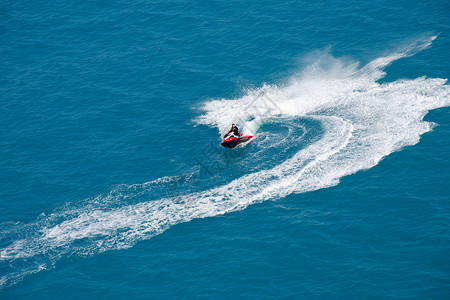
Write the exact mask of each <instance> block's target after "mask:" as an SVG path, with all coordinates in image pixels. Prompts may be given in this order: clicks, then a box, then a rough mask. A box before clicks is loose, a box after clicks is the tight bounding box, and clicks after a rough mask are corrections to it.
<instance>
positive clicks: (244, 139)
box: [221, 133, 253, 148]
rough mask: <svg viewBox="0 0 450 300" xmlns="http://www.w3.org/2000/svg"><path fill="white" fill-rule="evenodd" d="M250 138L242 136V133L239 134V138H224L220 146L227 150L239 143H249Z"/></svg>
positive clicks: (249, 136) (250, 136)
mask: <svg viewBox="0 0 450 300" xmlns="http://www.w3.org/2000/svg"><path fill="white" fill-rule="evenodd" d="M252 137H253V135H245V136H242V133H240V134H239V137H237V136H234V135H232V136H230V137H228V138H226V139H225V140H224V141H223V142H222V144H221V145H222V146H224V147H227V148H234V147H236V146H237V145H239V144H240V143H245V142H247V141H249V140H250V139H251V138H252Z"/></svg>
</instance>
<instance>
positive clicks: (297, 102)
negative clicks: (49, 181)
mask: <svg viewBox="0 0 450 300" xmlns="http://www.w3.org/2000/svg"><path fill="white" fill-rule="evenodd" d="M434 38H435V37H432V38H429V39H427V40H425V41H419V42H416V43H414V44H413V45H411V46H410V47H407V48H405V49H404V50H402V51H399V52H397V53H394V54H392V55H390V56H386V57H381V58H378V59H375V60H374V61H372V62H370V63H369V64H367V65H366V66H364V67H362V68H359V67H358V64H356V63H344V62H342V61H340V60H339V59H336V58H333V57H331V56H329V55H323V54H322V55H320V56H318V57H317V59H316V60H314V61H313V62H312V63H310V65H309V67H308V68H306V69H305V70H304V71H302V72H301V73H299V74H298V75H297V76H295V77H293V78H291V79H290V80H289V82H288V83H287V84H286V85H284V86H274V85H264V86H263V87H262V88H260V89H257V90H254V91H249V92H248V93H247V95H245V96H244V97H242V98H240V99H235V100H227V99H220V100H213V101H209V102H207V103H205V104H204V111H205V113H204V114H203V115H202V116H200V117H199V118H198V120H197V121H198V123H200V124H206V125H209V126H215V127H217V128H218V129H219V131H220V132H221V133H222V134H223V133H224V132H225V131H226V129H227V127H228V126H229V124H230V123H232V122H234V121H235V118H236V117H238V118H239V119H240V120H241V122H242V123H243V124H242V125H243V127H244V130H248V131H250V132H252V133H254V132H256V131H257V130H258V128H259V126H260V125H261V124H262V123H263V122H264V121H265V120H268V119H270V118H273V117H275V116H276V117H277V118H281V120H282V119H283V118H284V119H285V120H288V119H289V120H292V118H310V119H313V120H315V121H317V122H320V124H321V126H322V129H323V135H322V136H321V138H320V139H318V140H317V141H315V142H314V143H312V144H310V145H308V146H307V147H305V148H303V149H298V151H297V152H296V153H295V154H294V155H293V156H292V157H289V158H286V159H285V160H283V161H280V162H279V164H278V165H276V166H275V167H273V168H270V169H265V170H260V171H255V172H254V173H251V174H247V175H244V176H242V177H239V178H237V179H235V180H233V181H231V182H230V183H229V184H226V185H223V186H219V187H216V188H212V189H208V190H205V191H198V192H193V193H188V194H185V195H178V196H174V197H165V198H158V197H156V196H157V194H158V193H157V192H154V191H155V190H157V189H158V188H159V187H160V186H161V185H162V186H164V185H165V184H167V182H170V181H171V180H175V179H174V178H161V179H159V180H156V181H154V182H149V183H146V184H137V185H132V186H128V187H122V188H121V189H119V190H115V191H112V192H111V193H110V194H108V195H106V196H105V195H102V196H99V197H97V198H94V199H90V200H87V201H85V202H83V203H82V205H80V206H78V207H76V208H73V207H72V208H70V207H66V208H61V209H59V210H56V211H55V212H53V213H52V214H51V215H50V216H43V217H42V218H41V219H40V220H39V221H38V222H36V223H35V224H26V225H23V226H20V227H19V228H18V229H16V232H19V234H18V235H19V236H25V237H22V238H15V237H13V238H11V234H10V233H8V234H7V233H6V232H2V233H3V236H4V237H6V238H8V239H9V240H8V242H9V243H8V246H6V247H4V248H3V249H1V252H0V262H1V264H3V265H5V266H8V265H9V266H13V267H12V269H11V272H9V273H8V274H6V275H3V276H2V277H1V280H0V286H2V287H3V286H5V285H7V284H10V283H13V282H14V281H16V280H18V279H20V278H21V277H23V276H24V275H25V274H29V273H33V272H37V271H39V270H41V269H43V268H46V267H47V268H48V267H50V266H52V265H53V264H54V263H55V262H56V261H57V260H58V259H59V258H60V257H63V256H65V255H72V254H77V255H84V254H93V253H98V252H102V251H106V250H112V249H122V248H127V247H131V246H132V245H134V243H135V242H136V241H139V240H144V239H148V238H151V237H152V236H155V235H157V234H159V233H161V232H163V231H165V230H166V229H168V228H169V227H171V226H172V225H174V224H178V223H182V222H188V221H190V220H192V219H194V218H204V217H211V216H216V215H220V214H225V213H228V212H231V211H236V210H241V209H244V208H245V207H247V206H248V205H251V204H253V203H256V202H261V201H265V200H269V199H279V198H281V197H284V196H286V195H289V194H292V193H302V192H306V191H313V190H317V189H321V188H325V187H329V186H332V185H336V184H337V183H338V182H339V180H340V178H342V177H343V176H346V175H350V174H353V173H355V172H358V171H359V170H363V169H368V168H371V167H373V166H374V165H376V164H377V163H378V162H379V161H380V160H381V159H382V158H383V157H384V156H386V155H389V154H390V153H392V152H394V151H398V150H400V149H401V148H402V147H405V146H408V145H413V144H416V143H418V142H419V140H420V136H421V135H422V134H423V133H425V132H427V131H430V130H431V128H432V124H430V123H429V122H424V121H423V117H424V116H425V114H426V113H427V112H428V111H429V110H432V109H435V108H439V107H444V106H449V105H450V89H449V86H448V85H445V83H446V80H444V79H427V78H425V77H421V78H417V79H412V80H406V79H405V80H397V81H395V82H392V83H384V84H379V83H377V80H379V79H380V78H382V77H383V76H384V71H383V68H384V67H386V66H387V65H389V64H390V63H392V62H393V61H395V60H397V59H400V58H403V57H406V56H410V55H414V53H416V52H417V51H420V50H423V49H425V48H426V47H428V46H429V45H430V44H431V42H432V40H433V39H434ZM261 99H263V104H261V102H258V101H260V100H261ZM255 105H256V108H255ZM243 107H245V108H247V109H244V111H245V113H244V114H242V111H243V110H242V108H243ZM286 123H288V122H286ZM287 126H289V125H287ZM294 146H295V145H294ZM185 180H186V181H187V182H189V178H187V179H185ZM137 195H141V196H143V197H144V198H145V197H146V196H147V195H148V199H147V200H146V201H143V202H138V203H134V204H130V202H127V199H129V198H133V197H136V196H137ZM21 231H26V232H30V234H28V235H22V234H21V233H20V232H21ZM15 265H17V267H14V266H15Z"/></svg>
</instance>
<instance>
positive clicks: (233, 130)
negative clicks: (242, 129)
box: [223, 124, 241, 138]
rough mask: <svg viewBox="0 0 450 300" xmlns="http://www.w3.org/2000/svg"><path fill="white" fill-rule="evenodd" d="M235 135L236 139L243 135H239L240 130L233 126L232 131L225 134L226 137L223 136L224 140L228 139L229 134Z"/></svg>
mask: <svg viewBox="0 0 450 300" xmlns="http://www.w3.org/2000/svg"><path fill="white" fill-rule="evenodd" d="M230 133H231V134H233V135H234V136H235V137H239V136H240V135H241V134H240V133H239V129H238V128H237V126H236V125H234V124H233V125H231V129H230V131H228V133H227V134H225V135H224V136H223V138H226V137H227V136H228V135H229V134H230Z"/></svg>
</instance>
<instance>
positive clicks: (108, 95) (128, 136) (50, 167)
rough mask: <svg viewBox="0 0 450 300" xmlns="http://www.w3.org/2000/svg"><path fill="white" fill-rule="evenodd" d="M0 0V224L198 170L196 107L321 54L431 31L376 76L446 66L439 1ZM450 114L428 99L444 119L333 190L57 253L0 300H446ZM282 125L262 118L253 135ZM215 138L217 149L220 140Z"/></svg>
mask: <svg viewBox="0 0 450 300" xmlns="http://www.w3.org/2000/svg"><path fill="white" fill-rule="evenodd" d="M1 7H2V8H1V9H0V57H1V58H0V128H1V129H0V222H1V223H2V224H7V226H12V225H11V224H26V223H29V222H34V221H35V220H36V219H37V218H38V216H39V215H41V214H42V213H46V214H48V213H51V212H52V211H53V210H54V209H56V208H58V207H61V206H63V205H66V204H67V203H80V202H82V201H83V200H84V199H87V198H90V197H95V196H97V195H99V194H103V193H108V192H109V191H111V190H113V189H115V188H116V187H117V186H120V185H124V184H126V185H127V184H138V183H144V182H149V181H152V180H156V179H158V178H161V177H163V176H176V175H180V174H191V173H196V172H201V167H200V166H199V165H198V160H197V159H198V158H201V157H202V154H203V153H204V151H205V149H207V147H208V146H209V145H214V146H217V145H218V143H219V142H220V135H219V132H218V130H217V128H212V127H208V126H205V125H198V124H197V123H196V122H195V118H197V117H198V116H199V115H201V114H202V112H203V111H202V109H201V107H202V103H204V102H206V101H208V100H211V99H220V98H228V99H230V98H238V97H241V96H242V95H244V94H245V93H246V91H247V90H249V89H254V88H255V87H259V86H261V85H262V84H263V83H269V84H278V85H283V84H285V83H286V81H287V80H288V78H289V77H290V76H292V75H293V74H296V73H297V72H298V71H299V70H301V69H302V68H303V67H304V66H305V64H306V63H307V62H306V61H305V60H304V57H305V56H307V54H309V53H312V52H314V51H316V50H318V49H319V50H323V49H329V50H327V51H329V52H330V53H332V54H333V55H334V56H336V57H345V58H346V59H351V60H355V61H359V62H361V64H365V63H367V62H369V61H371V60H373V59H375V58H377V57H379V56H380V55H384V54H386V53H388V52H389V51H392V49H396V48H397V47H401V46H402V45H406V44H408V41H410V40H413V39H417V38H420V37H421V36H429V35H436V34H439V36H438V38H437V39H436V40H435V41H434V42H433V45H432V46H431V47H430V48H429V49H427V50H425V51H423V52H420V53H417V54H415V55H414V56H412V57H407V58H403V59H401V60H399V61H396V62H394V63H393V64H392V65H391V66H389V67H387V68H386V69H385V71H386V72H387V75H386V77H384V78H383V79H381V80H380V82H393V81H395V80H397V79H399V78H410V79H412V78H417V77H421V76H426V77H439V78H448V76H449V73H448V70H450V63H449V58H450V57H449V52H448V49H450V44H449V43H450V42H449V40H450V39H449V37H450V28H449V20H450V7H449V4H447V3H446V2H445V1H431V2H421V3H416V2H412V1H397V2H396V3H391V2H390V1H371V2H370V3H369V2H361V1H337V2H323V1H322V2H315V3H310V2H307V1H287V2H286V1H285V2H279V1H259V2H257V3H256V2H255V3H249V2H242V1H226V2H218V1H208V2H194V1H187V2H184V1H151V2H145V1H133V2H132V3H128V2H122V1H113V2H110V3H108V4H106V3H102V2H99V1H88V2H84V3H77V2H72V1H69V2H67V1H65V2H61V3H54V2H48V1H47V2H45V1H33V2H25V1H14V2H12V1H7V2H4V3H3V4H2V5H1ZM449 116H450V110H449V109H448V108H441V109H437V110H434V111H431V112H430V113H428V115H427V116H426V117H425V119H426V120H427V121H430V122H435V123H437V124H439V125H438V126H436V127H435V128H434V129H433V131H431V132H428V133H425V134H424V135H423V136H422V138H421V141H420V142H419V143H418V144H416V145H414V146H410V147H406V148H404V149H402V151H399V152H395V153H393V154H391V155H389V156H387V157H385V158H384V159H383V160H382V161H381V162H380V163H379V164H378V165H377V166H375V167H373V168H371V169H369V170H365V171H361V172H358V173H357V174H354V175H351V176H347V177H344V178H342V179H341V182H340V183H339V184H338V185H337V186H333V187H330V188H326V189H321V190H318V191H313V192H308V193H303V194H291V195H288V196H286V197H284V198H281V199H277V200H275V201H266V202H263V203H258V204H255V205H252V206H249V207H248V208H246V209H245V210H243V211H237V212H233V213H230V214H225V215H220V216H215V217H212V218H205V219H195V220H193V221H190V222H187V223H182V224H178V225H175V226H174V227H173V228H171V229H169V230H167V231H165V232H164V233H162V234H161V235H158V236H156V237H153V238H151V239H149V240H145V241H140V242H138V243H137V244H135V245H133V246H132V247H131V248H128V249H122V250H117V251H109V252H105V253H100V254H96V255H93V256H87V257H85V256H79V255H75V254H74V255H69V256H64V257H62V258H61V259H60V260H58V261H57V262H56V264H55V266H54V267H50V268H49V269H48V270H43V271H40V272H38V273H36V274H33V275H29V276H25V277H24V278H20V279H19V280H17V283H15V284H12V285H8V286H7V287H5V288H3V289H2V290H0V298H2V299H31V298H33V299H49V298H56V299H59V298H67V299H80V298H88V299H93V298H125V297H129V298H160V299H166V298H188V299H190V298H230V297H232V298H289V297H292V298H328V297H333V298H385V297H388V298H411V297H412V298H422V299H423V298H427V299H431V298H435V299H443V298H447V297H448V294H449V293H450V280H449V279H448V278H449V274H450V261H449V259H448V253H449V252H450V242H449V241H450V237H449V232H448V228H449V224H450V220H449V216H450V204H449V201H448V200H449V196H448V195H450V187H449V185H448V182H449V181H450V172H449V170H450V160H449V158H450V143H449V136H450V122H449ZM298 123H299V124H302V125H304V126H305V127H306V128H307V132H306V133H305V134H306V135H305V137H304V139H303V140H302V142H303V144H301V145H300V147H306V146H307V145H309V144H311V143H313V142H314V141H316V139H317V138H319V137H320V136H321V134H322V133H323V132H322V131H321V128H320V125H319V124H318V123H317V122H314V121H312V120H311V119H308V118H302V119H300V120H299V121H298ZM285 129H286V128H285V127H283V126H278V125H277V123H276V121H272V123H270V122H268V123H266V124H264V125H263V126H262V127H261V131H260V134H261V135H260V137H259V139H260V140H262V139H263V138H264V134H266V133H278V134H279V135H281V134H284V131H283V130H285ZM303 133H304V132H303V131H301V133H300V131H299V134H303ZM258 145H260V144H259V143H254V144H251V143H250V144H249V145H248V147H247V148H245V150H246V151H247V152H245V153H244V154H243V155H244V156H245V155H247V157H250V156H251V154H255V153H258V151H259V150H261V149H258V148H257V147H258ZM297 146H298V145H297ZM219 149H220V151H222V152H220V155H222V156H221V157H222V159H226V158H227V153H229V149H221V148H219ZM295 149H296V150H298V148H295ZM295 149H294V148H289V147H287V148H283V151H279V152H276V153H273V152H270V155H273V157H271V159H261V157H258V156H254V158H253V159H254V160H253V162H254V163H252V164H251V166H250V167H248V168H247V167H246V165H245V163H243V162H242V161H243V159H242V160H241V161H236V162H232V163H231V166H233V167H234V168H229V166H228V168H226V169H225V170H224V171H223V174H221V176H220V177H218V178H216V177H214V178H211V177H208V176H205V174H204V173H202V176H204V177H203V179H202V180H203V181H202V184H203V187H202V188H211V187H214V186H219V185H221V184H223V183H225V182H228V181H231V180H233V179H234V178H237V177H239V176H242V175H244V174H248V173H250V172H254V171H258V170H262V169H267V168H271V167H273V166H275V165H276V164H277V162H280V161H283V160H285V159H287V158H289V157H291V156H292V155H294V152H295V151H294V150H295ZM227 151H228V152H227ZM258 159H259V162H258V163H255V162H257V161H258ZM186 192H187V191H186ZM22 234H23V235H26V234H27V233H26V232H23V233H22ZM11 242H13V241H11ZM2 243H6V244H8V241H2ZM6 244H5V245H4V244H2V245H1V247H4V246H7V245H6ZM0 275H5V274H4V273H3V269H2V271H0Z"/></svg>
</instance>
